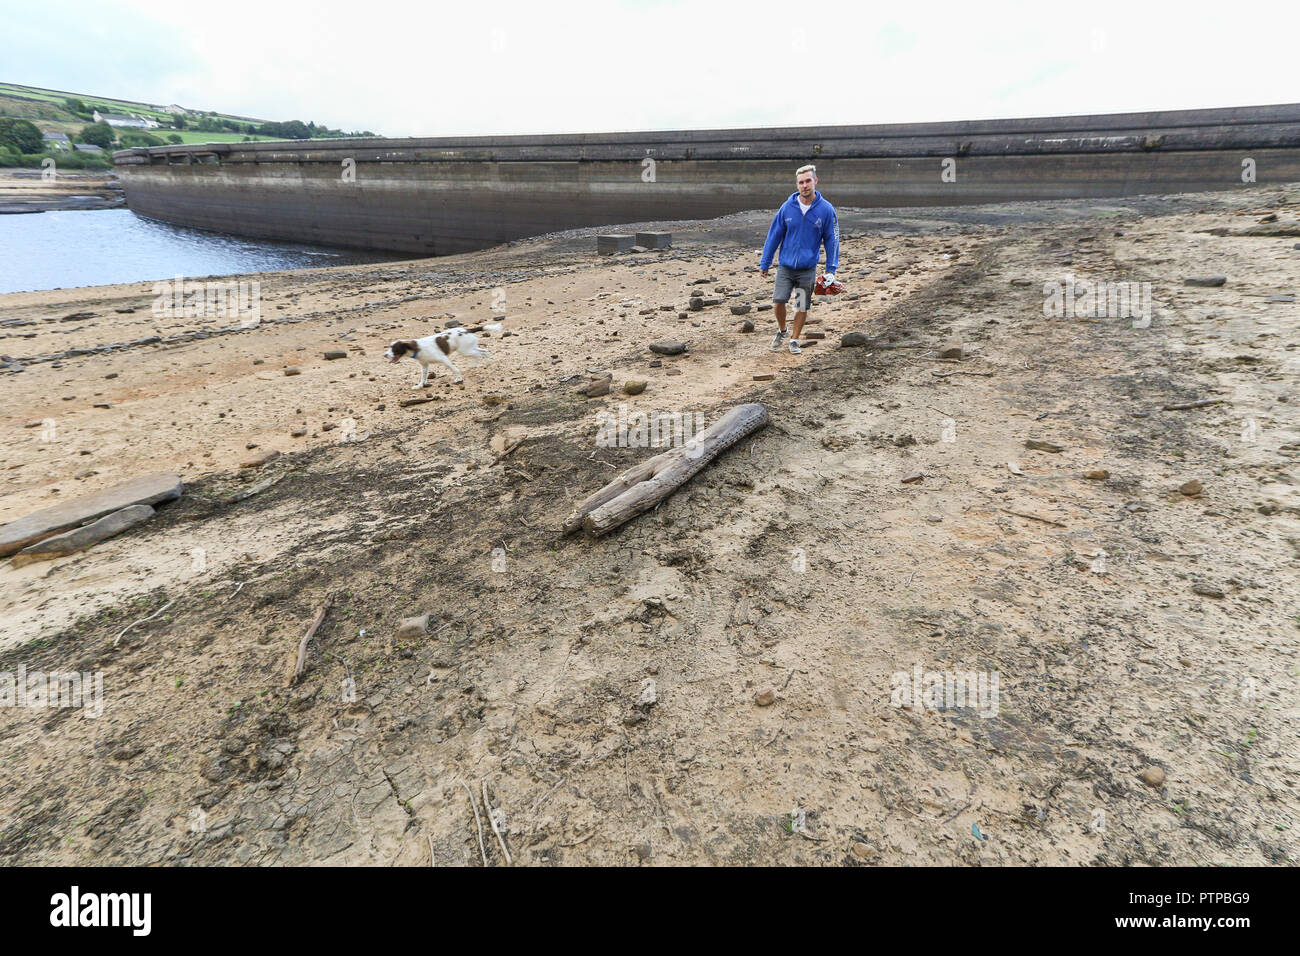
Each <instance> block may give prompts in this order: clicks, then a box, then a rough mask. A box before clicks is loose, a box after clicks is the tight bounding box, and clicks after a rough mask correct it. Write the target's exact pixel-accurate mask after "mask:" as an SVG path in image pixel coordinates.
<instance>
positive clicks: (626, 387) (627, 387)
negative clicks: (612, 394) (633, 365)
mask: <svg viewBox="0 0 1300 956" xmlns="http://www.w3.org/2000/svg"><path fill="white" fill-rule="evenodd" d="M645 387H646V382H645V379H640V378H634V379H632V380H630V381H627V382H624V383H623V394H624V395H640V394H641V393H642V392H644V391H645Z"/></svg>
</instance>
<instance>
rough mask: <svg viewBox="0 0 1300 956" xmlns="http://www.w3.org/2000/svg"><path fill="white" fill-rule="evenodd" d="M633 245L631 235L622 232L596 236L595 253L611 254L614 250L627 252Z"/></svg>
mask: <svg viewBox="0 0 1300 956" xmlns="http://www.w3.org/2000/svg"><path fill="white" fill-rule="evenodd" d="M632 245H633V237H632V236H629V235H623V234H618V233H616V234H612V235H608V236H597V237H596V254H597V255H602V256H612V255H613V254H614V253H616V252H628V251H629V250H631V248H632Z"/></svg>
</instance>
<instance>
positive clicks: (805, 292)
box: [772, 266, 817, 312]
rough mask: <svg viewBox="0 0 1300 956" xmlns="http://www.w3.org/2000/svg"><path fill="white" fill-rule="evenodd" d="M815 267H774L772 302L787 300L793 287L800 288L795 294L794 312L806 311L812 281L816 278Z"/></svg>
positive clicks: (810, 296)
mask: <svg viewBox="0 0 1300 956" xmlns="http://www.w3.org/2000/svg"><path fill="white" fill-rule="evenodd" d="M816 273H817V267H816V266H813V267H811V268H809V269H790V268H787V267H786V266H777V267H776V287H775V288H774V289H773V290H772V301H773V302H789V301H790V293H791V292H793V291H794V290H795V289H798V290H800V291H799V294H797V295H796V296H795V301H794V307H795V311H796V312H807V311H808V304H809V303H810V302H812V291H813V282H814V280H815V279H816Z"/></svg>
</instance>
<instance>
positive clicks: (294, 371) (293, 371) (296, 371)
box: [284, 365, 302, 375]
mask: <svg viewBox="0 0 1300 956" xmlns="http://www.w3.org/2000/svg"><path fill="white" fill-rule="evenodd" d="M284 374H285V375H301V374H302V369H300V368H299V367H298V366H296V365H290V366H289V367H288V368H286V369H285V370H284Z"/></svg>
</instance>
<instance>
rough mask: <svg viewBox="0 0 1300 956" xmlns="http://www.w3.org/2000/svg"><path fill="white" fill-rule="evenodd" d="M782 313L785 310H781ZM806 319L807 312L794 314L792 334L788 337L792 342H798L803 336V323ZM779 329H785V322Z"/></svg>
mask: <svg viewBox="0 0 1300 956" xmlns="http://www.w3.org/2000/svg"><path fill="white" fill-rule="evenodd" d="M782 311H783V312H784V311H785V310H784V309H783V310H782ZM782 318H784V316H782ZM806 318H808V313H807V312H796V313H795V314H794V334H793V335H791V336H790V338H791V339H792V340H793V341H795V342H798V341H799V336H801V335H803V323H804V319H806ZM781 328H785V322H782V323H781Z"/></svg>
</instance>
